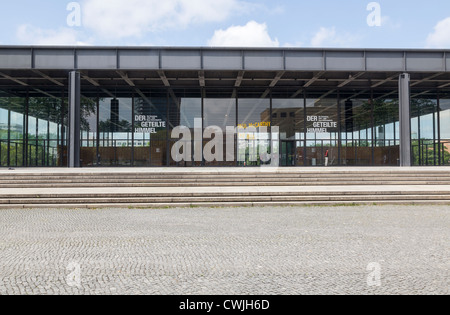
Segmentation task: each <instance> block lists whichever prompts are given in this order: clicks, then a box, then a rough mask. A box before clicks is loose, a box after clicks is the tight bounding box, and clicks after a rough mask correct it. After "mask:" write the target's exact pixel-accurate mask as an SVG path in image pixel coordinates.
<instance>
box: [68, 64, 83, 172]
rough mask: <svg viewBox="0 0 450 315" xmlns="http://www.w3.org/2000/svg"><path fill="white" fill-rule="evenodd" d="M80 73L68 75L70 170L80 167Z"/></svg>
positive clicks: (73, 72)
mask: <svg viewBox="0 0 450 315" xmlns="http://www.w3.org/2000/svg"><path fill="white" fill-rule="evenodd" d="M80 84H81V82H80V73H79V72H77V71H72V72H70V73H69V135H68V136H69V139H68V144H69V150H68V153H69V156H68V163H67V164H68V166H69V167H70V168H75V167H80V166H81V163H80V151H81V148H80V124H81V123H80V120H81V112H80V103H81V102H80V99H81V88H80Z"/></svg>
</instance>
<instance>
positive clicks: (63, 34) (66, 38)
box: [16, 24, 88, 46]
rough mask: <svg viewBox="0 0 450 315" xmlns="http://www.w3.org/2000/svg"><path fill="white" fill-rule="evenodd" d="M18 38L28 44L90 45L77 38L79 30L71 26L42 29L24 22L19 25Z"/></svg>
mask: <svg viewBox="0 0 450 315" xmlns="http://www.w3.org/2000/svg"><path fill="white" fill-rule="evenodd" d="M16 35H17V39H18V40H19V41H20V42H21V43H24V44H27V45H44V46H48V45H61V46H75V45H77V46H79V45H88V44H87V43H85V42H81V41H79V40H78V39H77V37H78V32H77V31H75V30H74V29H71V28H60V29H58V30H50V29H41V28H38V27H33V26H32V25H28V24H24V25H21V26H19V27H18V29H17V32H16Z"/></svg>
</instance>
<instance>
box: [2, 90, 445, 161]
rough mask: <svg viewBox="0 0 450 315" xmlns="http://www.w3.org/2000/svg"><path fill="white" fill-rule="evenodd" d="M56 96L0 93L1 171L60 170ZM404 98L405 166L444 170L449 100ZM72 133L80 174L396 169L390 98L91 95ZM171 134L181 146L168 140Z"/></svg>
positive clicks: (394, 99)
mask: <svg viewBox="0 0 450 315" xmlns="http://www.w3.org/2000/svg"><path fill="white" fill-rule="evenodd" d="M82 92H83V91H82ZM59 93H60V96H59V97H58V96H57V95H58V93H55V92H52V93H44V94H38V93H33V94H30V93H29V92H27V93H11V92H10V93H7V92H0V144H1V145H0V163H1V164H0V166H1V167H57V166H66V165H67V132H68V128H67V121H68V119H67V116H68V115H67V112H68V110H67V108H68V105H67V95H65V94H64V93H62V92H59ZM82 94H83V93H82ZM411 96H412V97H411V137H412V155H413V156H412V158H413V165H417V166H422V165H423V166H434V165H436V166H438V165H450V124H448V122H449V121H450V93H445V92H437V91H436V92H433V91H427V92H423V91H419V90H417V91H414V90H413V91H412V92H411ZM80 124H81V163H82V166H83V167H167V166H170V167H197V166H198V167H200V166H219V167H221V166H225V167H226V166H242V167H244V166H246V167H252V166H261V165H265V164H270V163H271V161H270V159H271V158H270V157H272V158H273V156H277V158H278V159H279V160H278V163H279V165H280V166H290V167H291V166H297V167H309V166H325V165H328V166H398V165H399V158H400V123H399V101H398V95H397V94H396V92H395V93H389V94H388V95H386V91H383V93H381V92H377V91H376V90H366V91H364V90H361V91H355V90H352V91H348V90H345V89H341V90H339V89H337V90H335V91H323V90H315V89H306V90H304V91H301V93H295V94H294V93H293V92H292V89H289V90H288V89H281V88H278V89H277V88H273V89H271V90H269V91H268V92H265V90H263V91H261V89H259V90H256V89H253V90H252V89H249V88H242V89H239V88H215V89H209V88H157V89H148V90H136V89H131V88H130V89H121V90H118V91H114V93H112V92H111V93H109V94H107V93H105V92H104V91H103V90H99V91H97V92H96V93H92V92H91V93H84V94H83V97H82V99H81V121H80ZM179 126H184V127H183V128H184V129H183V130H184V132H183V134H185V135H187V137H185V138H183V139H181V140H180V138H181V136H180V137H177V136H173V135H172V133H174V132H175V131H177V129H176V128H177V127H179ZM230 130H231V131H232V132H233V133H232V134H230V133H229V131H230ZM219 139H220V141H218V140H219ZM230 141H231V142H230ZM174 152H175V154H174ZM205 153H209V156H208V155H206V154H205ZM181 156H182V157H184V158H180V157H181ZM186 157H187V158H186ZM211 157H212V158H211Z"/></svg>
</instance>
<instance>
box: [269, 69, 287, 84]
mask: <svg viewBox="0 0 450 315" xmlns="http://www.w3.org/2000/svg"><path fill="white" fill-rule="evenodd" d="M285 73H286V71H278V72H277V75H276V76H275V78H274V79H273V80H272V82H271V83H270V85H269V87H271V88H273V87H275V85H277V83H278V82H279V81H280V80H281V78H282V77H283V76H284V74H285Z"/></svg>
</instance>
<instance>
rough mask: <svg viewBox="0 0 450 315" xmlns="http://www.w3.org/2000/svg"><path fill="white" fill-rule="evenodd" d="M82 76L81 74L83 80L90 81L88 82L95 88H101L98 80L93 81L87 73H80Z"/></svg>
mask: <svg viewBox="0 0 450 315" xmlns="http://www.w3.org/2000/svg"><path fill="white" fill-rule="evenodd" d="M80 74H81V77H82V78H83V80H86V81H88V82H89V83H90V84H92V85H93V86H96V87H99V86H100V83H98V82H97V81H96V80H94V79H91V78H90V77H89V75H88V74H87V73H84V72H80Z"/></svg>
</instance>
